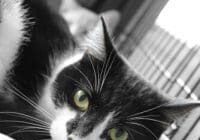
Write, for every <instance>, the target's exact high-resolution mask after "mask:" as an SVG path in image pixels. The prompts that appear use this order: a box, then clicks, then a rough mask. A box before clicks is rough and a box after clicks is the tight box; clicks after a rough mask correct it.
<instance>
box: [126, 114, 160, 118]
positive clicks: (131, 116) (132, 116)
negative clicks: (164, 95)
mask: <svg viewBox="0 0 200 140" xmlns="http://www.w3.org/2000/svg"><path fill="white" fill-rule="evenodd" d="M135 117H154V118H155V117H159V115H141V116H134V114H133V115H129V116H127V118H135Z"/></svg>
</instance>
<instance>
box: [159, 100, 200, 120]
mask: <svg viewBox="0 0 200 140" xmlns="http://www.w3.org/2000/svg"><path fill="white" fill-rule="evenodd" d="M197 108H200V101H191V100H186V99H174V100H170V101H169V102H168V103H167V104H166V105H164V106H163V107H162V108H161V109H162V112H163V113H164V114H165V116H167V117H168V118H169V119H171V120H176V119H178V118H180V117H183V116H185V115H187V114H188V113H190V112H191V111H192V110H194V109H197Z"/></svg>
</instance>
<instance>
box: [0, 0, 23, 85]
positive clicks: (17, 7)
mask: <svg viewBox="0 0 200 140" xmlns="http://www.w3.org/2000/svg"><path fill="white" fill-rule="evenodd" d="M25 12H26V10H24V9H23V8H22V6H21V0H1V1H0V14H1V16H0V85H1V84H2V82H3V80H4V78H5V76H6V74H7V72H8V70H9V69H10V68H11V67H12V62H13V61H14V60H15V58H16V55H17V52H18V49H19V47H20V45H21V43H22V41H23V40H24V34H25V31H24V29H25V22H26V21H25V20H26V19H25V16H24V14H25Z"/></svg>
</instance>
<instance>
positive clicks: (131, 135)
mask: <svg viewBox="0 0 200 140" xmlns="http://www.w3.org/2000/svg"><path fill="white" fill-rule="evenodd" d="M126 131H127V132H128V134H129V135H130V137H131V139H133V140H135V138H134V136H133V134H132V132H130V130H129V129H126ZM132 131H133V130H132Z"/></svg>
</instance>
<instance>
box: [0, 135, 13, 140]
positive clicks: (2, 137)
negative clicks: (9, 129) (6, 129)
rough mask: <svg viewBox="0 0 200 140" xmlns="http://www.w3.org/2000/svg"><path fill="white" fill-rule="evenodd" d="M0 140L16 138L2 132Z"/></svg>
mask: <svg viewBox="0 0 200 140" xmlns="http://www.w3.org/2000/svg"><path fill="white" fill-rule="evenodd" d="M0 140H14V139H12V138H10V137H8V136H6V135H4V134H0Z"/></svg>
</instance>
